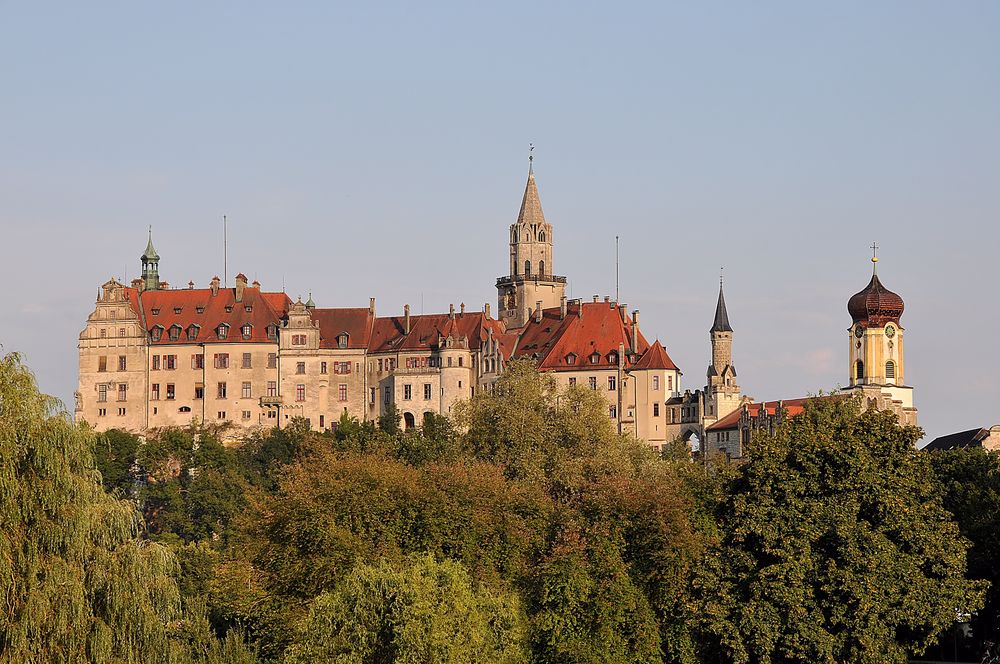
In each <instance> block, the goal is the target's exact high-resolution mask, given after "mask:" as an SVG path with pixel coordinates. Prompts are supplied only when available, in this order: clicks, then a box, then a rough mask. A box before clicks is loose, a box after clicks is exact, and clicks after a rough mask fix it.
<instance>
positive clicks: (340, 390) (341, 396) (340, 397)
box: [337, 383, 347, 401]
mask: <svg viewBox="0 0 1000 664" xmlns="http://www.w3.org/2000/svg"><path fill="white" fill-rule="evenodd" d="M337 401H347V383H341V384H340V385H338V386H337Z"/></svg>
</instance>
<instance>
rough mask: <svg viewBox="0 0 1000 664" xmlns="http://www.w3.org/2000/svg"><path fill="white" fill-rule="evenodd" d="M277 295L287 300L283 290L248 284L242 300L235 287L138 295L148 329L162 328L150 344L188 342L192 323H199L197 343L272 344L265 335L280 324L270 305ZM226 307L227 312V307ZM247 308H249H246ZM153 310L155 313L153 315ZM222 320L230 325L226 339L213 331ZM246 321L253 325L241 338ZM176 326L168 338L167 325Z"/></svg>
mask: <svg viewBox="0 0 1000 664" xmlns="http://www.w3.org/2000/svg"><path fill="white" fill-rule="evenodd" d="M128 290H131V289H128ZM276 296H280V297H283V298H285V299H286V300H287V296H285V294H284V293H268V294H263V293H261V292H260V291H259V290H257V289H256V288H249V287H248V288H245V289H244V290H243V301H242V302H237V301H236V290H235V289H234V288H220V289H219V291H218V294H217V295H214V296H213V295H212V290H211V289H210V288H198V289H183V290H148V291H142V293H140V294H139V295H138V298H139V302H140V307H141V309H142V319H143V324H144V326H145V328H146V330H147V332H152V330H153V328H155V327H156V326H161V327H162V328H163V332H162V334H161V335H160V338H159V340H158V341H152V340H151V342H150V343H152V344H154V345H167V344H176V343H187V342H189V340H188V338H187V330H188V328H189V327H190V326H192V325H197V326H199V330H198V337H197V338H196V339H195V340H194V341H195V342H197V343H202V342H204V343H235V342H248V343H259V342H271V343H273V342H274V340H273V339H269V338H268V336H267V327H268V325H276V326H278V325H280V318H281V316H280V315H279V313H277V312H275V310H274V308H273V307H272V306H271V304H270V301H275V302H278V301H280V300H279V299H278V297H276ZM227 307H228V308H229V309H230V310H229V311H227V310H226V309H227ZM248 307H249V308H250V311H247V308H248ZM199 308H200V309H201V312H199ZM154 310H156V311H157V313H155V314H154V313H153V311H154ZM175 310H179V311H178V312H175ZM222 323H226V324H228V325H229V332H228V334H227V335H226V338H225V339H219V337H218V335H217V334H216V329H217V328H218V327H219V325H221V324H222ZM246 323H249V324H250V325H251V328H252V329H251V334H250V337H249V338H248V339H244V338H243V334H242V333H241V328H242V327H243V325H244V324H246ZM175 325H176V326H178V327H179V328H180V337H179V338H178V339H177V340H175V341H171V340H170V328H171V327H173V326H175Z"/></svg>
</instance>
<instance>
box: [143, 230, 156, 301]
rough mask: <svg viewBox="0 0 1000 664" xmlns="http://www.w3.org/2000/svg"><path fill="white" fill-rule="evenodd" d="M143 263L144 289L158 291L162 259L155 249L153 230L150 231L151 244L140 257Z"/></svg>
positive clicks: (148, 244)
mask: <svg viewBox="0 0 1000 664" xmlns="http://www.w3.org/2000/svg"><path fill="white" fill-rule="evenodd" d="M139 260H141V261H142V289H143V290H158V289H159V288H160V257H159V255H157V253H156V249H154V248H153V229H152V228H151V229H149V242H147V243H146V251H144V252H143V254H142V256H140V257H139Z"/></svg>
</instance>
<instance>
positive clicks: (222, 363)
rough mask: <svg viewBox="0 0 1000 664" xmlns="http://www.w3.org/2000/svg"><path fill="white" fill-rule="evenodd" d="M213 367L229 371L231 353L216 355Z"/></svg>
mask: <svg viewBox="0 0 1000 664" xmlns="http://www.w3.org/2000/svg"><path fill="white" fill-rule="evenodd" d="M213 366H214V367H215V368H216V369H228V368H229V353H216V354H215V361H214V364H213Z"/></svg>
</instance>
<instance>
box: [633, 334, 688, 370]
mask: <svg viewBox="0 0 1000 664" xmlns="http://www.w3.org/2000/svg"><path fill="white" fill-rule="evenodd" d="M642 369H670V370H677V371H679V369H677V365H676V364H674V361H673V360H671V359H670V356H669V355H667V349H666V348H664V347H663V345H662V344H660V340H659V339H657V340H656V341H654V342H653V345H652V346H650V347H649V350H647V351H646V352H645V353H643V354H642V357H640V358H639V361H638V362H636V363H635V364H634V365H632V370H633V371H640V370H642Z"/></svg>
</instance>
